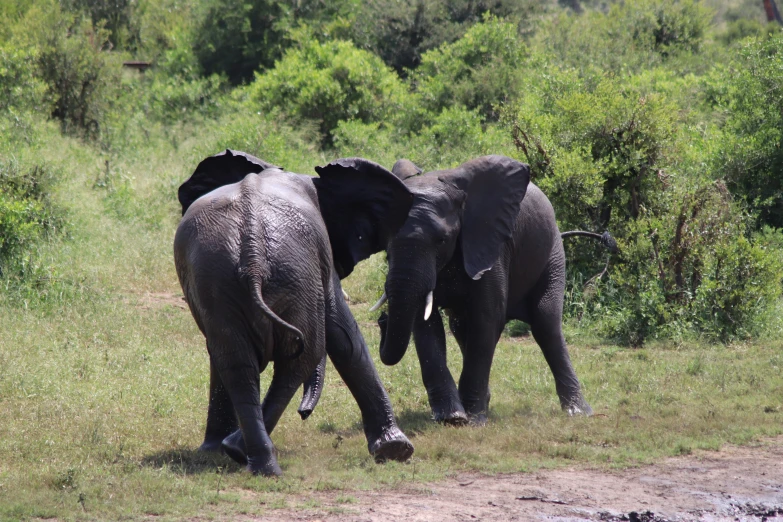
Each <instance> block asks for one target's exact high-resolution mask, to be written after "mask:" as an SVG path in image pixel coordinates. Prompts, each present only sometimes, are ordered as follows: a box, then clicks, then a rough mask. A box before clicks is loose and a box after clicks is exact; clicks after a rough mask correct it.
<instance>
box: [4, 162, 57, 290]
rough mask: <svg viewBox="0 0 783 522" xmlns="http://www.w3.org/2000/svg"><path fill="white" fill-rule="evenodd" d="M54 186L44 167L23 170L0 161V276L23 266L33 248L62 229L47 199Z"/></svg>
mask: <svg viewBox="0 0 783 522" xmlns="http://www.w3.org/2000/svg"><path fill="white" fill-rule="evenodd" d="M53 182H54V175H53V172H52V170H51V169H50V168H49V167H47V166H45V165H35V166H33V167H31V168H28V169H24V168H23V167H21V166H20V165H19V163H18V162H16V161H15V160H0V275H2V276H6V275H8V274H9V272H13V271H14V270H17V269H18V268H19V267H20V266H22V265H24V262H25V258H26V256H28V255H29V254H30V252H31V250H32V249H33V248H34V247H35V246H36V244H37V243H39V242H40V241H42V240H44V239H46V238H47V237H51V236H52V235H53V234H54V233H55V232H56V231H57V230H59V228H60V227H61V226H62V224H63V220H62V215H61V212H60V211H59V210H58V209H57V208H56V206H55V205H54V204H53V203H52V201H51V199H50V197H49V191H50V189H51V186H52V184H53Z"/></svg>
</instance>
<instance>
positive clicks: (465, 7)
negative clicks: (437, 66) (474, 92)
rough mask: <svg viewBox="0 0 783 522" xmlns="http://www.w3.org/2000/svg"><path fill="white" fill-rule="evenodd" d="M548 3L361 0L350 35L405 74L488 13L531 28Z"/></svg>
mask: <svg viewBox="0 0 783 522" xmlns="http://www.w3.org/2000/svg"><path fill="white" fill-rule="evenodd" d="M545 6H546V2H537V1H532V0H479V1H475V0H456V1H454V0H448V1H447V0H394V1H391V2H389V1H381V0H369V1H364V2H361V5H360V7H359V11H358V14H357V16H356V21H355V22H354V24H353V25H352V26H351V28H350V34H351V38H352V40H353V41H354V42H356V44H357V45H358V46H359V47H361V48H363V49H368V50H370V51H372V52H373V53H375V54H377V55H378V56H380V57H381V59H383V61H384V62H386V64H387V65H389V66H391V67H393V68H394V69H395V70H396V71H397V72H398V73H399V74H401V75H404V74H407V71H409V70H413V69H415V68H416V67H418V66H419V64H421V63H422V58H423V55H424V54H425V53H426V52H427V51H430V50H433V49H435V48H437V47H440V46H442V45H444V44H448V43H451V42H453V41H455V40H457V39H459V38H460V37H462V35H464V34H465V32H466V31H467V30H468V29H469V28H470V27H471V26H472V25H473V24H475V23H477V22H479V21H481V19H482V16H483V15H484V14H485V13H490V14H493V15H495V16H499V17H508V18H512V19H513V20H514V21H515V22H516V23H517V25H519V26H520V27H524V28H526V29H529V26H530V24H533V23H535V22H534V20H535V19H534V16H535V15H540V14H541V13H542V12H543V10H544V8H545ZM368 21H371V22H368Z"/></svg>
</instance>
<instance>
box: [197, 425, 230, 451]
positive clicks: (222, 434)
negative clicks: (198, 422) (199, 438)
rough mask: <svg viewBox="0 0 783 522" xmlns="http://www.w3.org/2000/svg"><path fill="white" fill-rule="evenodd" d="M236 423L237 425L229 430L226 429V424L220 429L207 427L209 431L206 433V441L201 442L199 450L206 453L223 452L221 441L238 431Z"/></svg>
mask: <svg viewBox="0 0 783 522" xmlns="http://www.w3.org/2000/svg"><path fill="white" fill-rule="evenodd" d="M234 424H235V425H234V426H233V427H231V428H230V429H228V430H226V429H225V426H224V427H221V429H220V430H216V429H212V430H210V429H209V428H207V433H206V434H205V435H204V442H202V443H201V446H199V448H198V450H199V451H202V452H205V453H222V452H223V448H222V446H221V443H222V442H223V439H225V438H226V437H228V436H230V435H231V434H232V433H234V432H235V431H238V429H237V426H236V423H234Z"/></svg>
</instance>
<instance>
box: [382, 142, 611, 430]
mask: <svg viewBox="0 0 783 522" xmlns="http://www.w3.org/2000/svg"><path fill="white" fill-rule="evenodd" d="M392 172H393V173H394V174H395V175H397V176H398V177H399V178H400V179H401V180H402V181H403V182H404V183H405V185H406V186H407V187H408V188H409V189H410V190H411V192H412V193H413V194H414V201H413V206H412V207H411V210H410V212H409V214H408V218H407V220H406V222H405V224H404V225H403V226H402V228H401V229H400V230H399V232H398V233H397V234H396V235H395V236H394V237H392V238H390V239H389V241H388V243H387V245H386V248H385V250H386V254H387V261H388V274H387V277H386V282H385V292H384V295H383V296H382V297H381V299H380V300H379V301H378V303H376V305H375V306H373V308H372V309H371V310H376V309H378V308H379V307H380V306H381V305H382V304H383V303H384V302H385V301H386V300H388V309H387V311H385V312H383V313H382V314H381V316H380V317H379V319H378V324H379V326H380V328H381V344H380V356H381V361H382V362H383V363H384V364H386V365H395V364H397V363H398V362H399V361H400V360H401V359H402V357H403V356H404V355H405V352H406V350H407V348H408V344H409V341H410V337H411V334H413V338H414V342H415V346H416V351H417V353H418V357H419V362H420V365H421V373H422V380H423V381H424V385H425V388H426V390H427V395H428V399H429V403H430V407H431V409H432V413H433V417H434V419H435V420H436V421H438V422H442V423H445V424H452V425H464V424H468V423H471V424H478V425H482V424H484V423H486V421H487V413H488V408H489V400H490V391H489V376H490V369H491V365H492V359H493V356H494V352H495V347H496V345H497V343H498V341H499V339H500V335H501V333H502V331H503V328H504V326H505V324H506V323H507V322H508V321H509V320H511V319H518V320H521V321H524V322H526V323H528V324H529V325H530V328H531V331H532V334H533V337H534V338H535V340H536V342H537V343H538V345H539V347H540V348H541V350H542V351H543V354H544V357H545V358H546V361H547V363H548V365H549V368H550V370H551V371H552V374H553V375H554V379H555V385H556V391H557V395H558V397H559V399H560V405H561V407H562V409H563V410H564V411H566V412H567V413H568V414H569V415H577V414H582V415H591V414H592V409H591V407H590V405H589V404H588V403H587V401H586V400H585V398H584V396H583V394H582V389H581V385H580V382H579V380H578V378H577V376H576V373H575V371H574V369H573V366H572V364H571V359H570V356H569V354H568V349H567V347H566V343H565V338H564V336H563V332H562V313H563V299H564V289H565V254H564V251H563V243H562V238H561V235H560V232H559V230H558V226H557V223H556V221H555V213H554V210H553V208H552V205H551V203H550V202H549V200H548V199H547V197H546V196H545V195H544V193H543V192H541V190H540V189H539V188H538V187H536V186H535V185H534V184H533V183H531V182H530V168H529V166H528V165H526V164H524V163H520V162H518V161H516V160H513V159H511V158H508V157H505V156H498V155H492V156H484V157H480V158H477V159H473V160H471V161H468V162H466V163H463V164H462V165H460V166H458V167H456V168H453V169H449V170H440V171H434V172H428V173H422V171H421V169H419V168H418V167H417V166H416V165H414V164H413V163H412V162H410V161H409V160H399V161H398V162H397V163H396V164H395V165H394V167H393V168H392ZM568 234H569V235H588V236H590V237H596V238H599V239H601V240H602V242H604V244H605V245H606V246H609V247H611V246H612V245H613V244H614V240H613V239H612V238H611V236H609V235H608V234H604V235H603V236H601V235H598V234H593V233H589V232H582V231H575V232H569V233H568ZM438 309H444V311H445V312H446V314H447V315H448V317H449V328H450V330H451V332H452V333H453V334H454V338H455V339H456V341H457V343H458V345H459V347H460V351H461V352H462V357H463V370H462V374H461V375H460V379H459V388H457V386H456V385H455V382H454V379H453V378H452V376H451V373H450V372H449V369H448V367H447V365H446V339H445V333H444V327H443V321H442V319H441V315H440V313H438V312H437V310H438Z"/></svg>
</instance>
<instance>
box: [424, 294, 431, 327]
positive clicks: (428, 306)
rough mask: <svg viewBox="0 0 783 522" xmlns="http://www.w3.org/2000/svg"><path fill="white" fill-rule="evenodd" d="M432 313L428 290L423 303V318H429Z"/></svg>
mask: <svg viewBox="0 0 783 522" xmlns="http://www.w3.org/2000/svg"><path fill="white" fill-rule="evenodd" d="M431 314H432V290H430V293H429V294H427V302H426V304H425V305H424V320H425V321H426V320H427V319H429V318H430V315H431Z"/></svg>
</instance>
